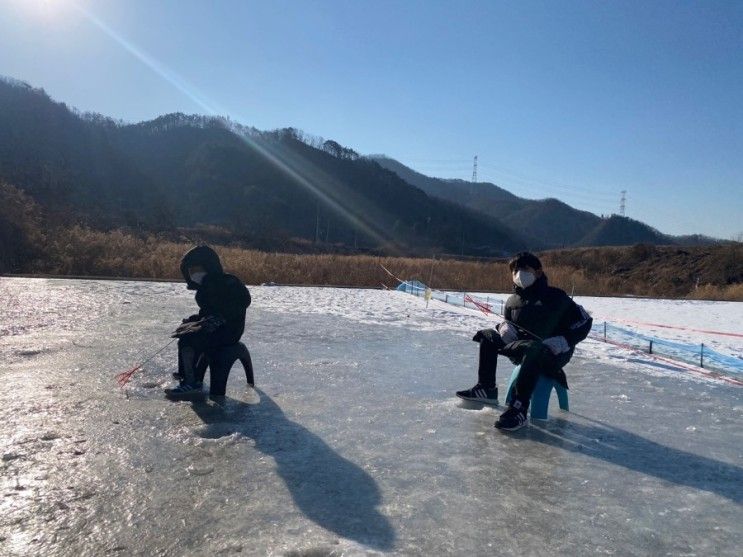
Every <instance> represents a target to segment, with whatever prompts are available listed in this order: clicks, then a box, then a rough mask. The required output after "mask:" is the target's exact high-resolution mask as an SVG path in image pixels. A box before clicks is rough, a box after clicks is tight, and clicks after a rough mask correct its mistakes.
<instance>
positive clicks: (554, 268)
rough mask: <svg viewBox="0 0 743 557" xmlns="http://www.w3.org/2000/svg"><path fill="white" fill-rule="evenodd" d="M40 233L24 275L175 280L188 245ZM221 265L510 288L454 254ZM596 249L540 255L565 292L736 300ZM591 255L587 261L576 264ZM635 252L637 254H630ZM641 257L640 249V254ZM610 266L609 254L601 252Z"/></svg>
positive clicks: (223, 250) (313, 277)
mask: <svg viewBox="0 0 743 557" xmlns="http://www.w3.org/2000/svg"><path fill="white" fill-rule="evenodd" d="M49 238H50V236H47V242H46V245H45V246H44V252H45V254H46V255H45V257H44V258H43V259H40V260H36V262H35V263H34V264H33V268H32V269H30V270H31V271H32V272H39V273H49V274H54V275H74V276H81V275H92V276H115V277H126V278H157V279H172V280H181V279H182V277H181V274H180V270H179V264H180V260H181V257H182V256H183V254H184V253H185V252H186V251H188V250H189V249H190V248H191V247H193V246H192V245H190V244H187V243H182V242H174V241H170V240H164V239H162V238H158V237H155V236H146V237H139V236H135V235H133V234H129V233H126V232H122V231H120V230H115V231H111V232H100V231H96V230H90V229H87V228H83V227H80V226H74V227H72V228H69V229H65V232H64V233H63V234H56V235H53V236H51V238H52V239H51V240H49ZM214 248H215V250H216V251H217V252H218V253H219V255H220V257H221V259H222V262H223V264H224V267H225V270H226V271H227V272H230V273H233V274H235V275H237V276H238V277H240V278H241V279H242V280H243V281H244V282H245V283H247V284H251V285H256V284H263V283H276V284H291V285H334V286H352V287H367V288H368V287H371V288H380V287H383V286H384V287H387V288H395V287H397V285H398V283H397V281H396V280H395V279H393V278H392V277H390V276H389V275H388V274H387V273H386V272H385V271H384V270H383V269H382V265H383V266H384V267H386V268H387V269H389V271H390V272H391V273H393V274H394V275H396V276H397V277H399V278H401V279H403V280H413V279H417V280H420V281H421V282H423V283H425V284H427V285H429V286H430V287H432V288H435V289H440V290H456V291H470V292H509V291H511V289H512V283H511V277H510V273H509V270H508V267H507V264H506V263H505V262H503V261H489V262H480V261H459V260H454V259H430V258H429V259H418V258H408V257H374V256H368V255H334V254H324V255H315V254H306V255H299V254H287V253H266V252H261V251H257V250H250V249H242V248H237V247H229V246H214ZM597 253H600V252H594V253H592V252H590V251H588V250H585V251H581V252H578V253H577V254H575V253H572V252H571V257H573V258H575V259H577V260H578V264H577V265H576V262H575V261H572V260H571V261H570V262H571V264H570V265H564V264H559V260H560V258H559V257H558V256H556V255H555V254H554V253H551V254H545V255H546V256H545V257H543V261H545V272H546V273H547V275H548V277H549V280H550V283H551V284H552V285H554V286H558V287H560V288H562V289H564V290H565V291H567V292H568V293H570V294H575V295H584V296H591V295H593V296H617V295H639V296H659V297H682V298H683V297H687V298H693V299H705V300H734V301H743V284H733V285H726V286H716V285H711V284H706V285H703V286H699V287H697V288H696V289H692V287H691V286H688V285H687V286H686V288H685V289H684V288H682V287H676V289H675V290H674V291H673V292H671V293H669V292H668V291H667V289H668V287H667V286H665V283H664V282H663V281H659V282H658V284H656V285H653V284H648V283H647V282H645V281H639V280H626V279H623V278H621V277H619V276H616V275H613V274H611V273H609V272H606V271H605V272H604V273H601V272H600V270H599V267H598V265H597V263H596V259H600V257H598V256H597ZM590 255H595V256H596V257H594V258H593V259H591V261H590V264H589V262H588V261H586V262H585V263H586V264H585V265H583V266H580V265H581V262H583V260H584V259H585V258H586V257H589V256H590ZM635 255H637V254H635ZM640 255H642V254H640ZM601 257H603V258H604V260H603V263H604V264H605V265H607V266H608V267H607V268H608V269H611V263H612V262H613V261H614V262H615V260H616V257H613V258H612V257H611V253H610V255H609V256H607V255H606V254H602V255H601Z"/></svg>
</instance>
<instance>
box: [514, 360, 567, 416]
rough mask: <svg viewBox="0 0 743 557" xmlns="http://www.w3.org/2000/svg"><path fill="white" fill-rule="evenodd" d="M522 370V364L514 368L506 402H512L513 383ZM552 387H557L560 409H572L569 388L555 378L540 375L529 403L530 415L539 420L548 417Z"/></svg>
mask: <svg viewBox="0 0 743 557" xmlns="http://www.w3.org/2000/svg"><path fill="white" fill-rule="evenodd" d="M520 371H521V366H516V367H515V368H513V373H511V379H510V380H509V381H508V394H507V395H506V404H510V403H511V395H512V393H513V384H514V383H515V382H516V378H517V377H518V376H519V372H520ZM552 389H555V392H557V401H558V403H559V404H560V409H561V410H565V411H566V412H567V411H568V410H570V406H569V405H568V390H567V389H566V388H565V387H563V386H562V385H560V384H559V383H558V382H557V381H555V380H554V379H550V378H549V377H545V376H544V375H540V376H539V379H538V380H537V386H536V387H535V388H534V392H533V393H532V395H531V402H530V403H529V415H531V417H532V418H534V419H537V420H546V419H547V416H548V413H547V409H548V407H549V404H550V395H551V394H552Z"/></svg>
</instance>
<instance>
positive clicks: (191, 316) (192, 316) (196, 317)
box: [181, 313, 201, 323]
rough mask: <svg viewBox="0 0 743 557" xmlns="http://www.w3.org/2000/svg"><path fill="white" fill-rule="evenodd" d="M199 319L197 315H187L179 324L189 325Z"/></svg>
mask: <svg viewBox="0 0 743 557" xmlns="http://www.w3.org/2000/svg"><path fill="white" fill-rule="evenodd" d="M200 320H201V317H199V314H198V313H194V314H193V315H189V316H188V317H186V318H185V319H181V323H191V322H193V321H200Z"/></svg>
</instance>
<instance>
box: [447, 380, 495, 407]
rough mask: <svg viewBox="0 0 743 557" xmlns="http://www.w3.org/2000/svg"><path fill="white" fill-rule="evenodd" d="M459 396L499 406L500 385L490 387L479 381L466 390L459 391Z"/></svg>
mask: <svg viewBox="0 0 743 557" xmlns="http://www.w3.org/2000/svg"><path fill="white" fill-rule="evenodd" d="M457 396H458V397H459V398H461V399H464V400H471V401H473V402H480V403H482V404H493V405H495V406H498V387H493V388H492V389H488V388H487V387H483V386H482V385H480V383H478V384H477V385H475V386H474V387H472V388H471V389H467V390H466V391H457Z"/></svg>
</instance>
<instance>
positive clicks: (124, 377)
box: [116, 338, 177, 388]
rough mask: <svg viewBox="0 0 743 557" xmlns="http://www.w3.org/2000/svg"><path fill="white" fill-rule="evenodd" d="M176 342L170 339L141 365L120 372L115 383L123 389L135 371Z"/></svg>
mask: <svg viewBox="0 0 743 557" xmlns="http://www.w3.org/2000/svg"><path fill="white" fill-rule="evenodd" d="M175 340H177V339H176V338H172V339H170V340H169V341H168V343H167V344H166V345H165V346H163V347H162V348H160V349H159V350H158V351H157V352H155V353H153V354H152V355H150V356H149V357H148V358H146V359H145V360H143V361H142V362H141V363H139V364H137V365H135V366H134V367H133V368H131V369H128V370H126V371H122V372H121V373H117V374H116V382H117V383H118V384H119V387H121V388H124V387H125V386H126V384H127V383H129V381H130V380H131V378H132V376H133V375H134V374H135V373H137V371H139V370H141V369H142V366H144V365H145V364H146V363H147V362H149V361H151V360H152V359H153V358H154V357H155V356H157V355H158V354H159V353H160V352H162V351H163V350H165V349H166V348H167V347H168V346H170V345H171V344H173V342H174V341H175Z"/></svg>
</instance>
